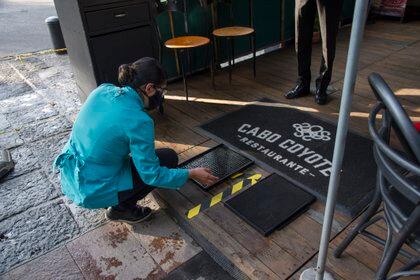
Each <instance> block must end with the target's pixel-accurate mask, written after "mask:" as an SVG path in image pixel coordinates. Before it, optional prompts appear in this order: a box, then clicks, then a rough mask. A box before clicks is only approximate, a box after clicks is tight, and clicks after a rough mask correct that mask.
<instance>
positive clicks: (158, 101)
mask: <svg viewBox="0 0 420 280" xmlns="http://www.w3.org/2000/svg"><path fill="white" fill-rule="evenodd" d="M165 92H166V90H164V89H156V92H155V94H154V95H153V96H148V97H147V98H148V101H149V102H148V104H146V106H145V109H146V110H147V111H152V110H154V109H156V108H160V107H161V106H162V105H163V101H164V100H165Z"/></svg>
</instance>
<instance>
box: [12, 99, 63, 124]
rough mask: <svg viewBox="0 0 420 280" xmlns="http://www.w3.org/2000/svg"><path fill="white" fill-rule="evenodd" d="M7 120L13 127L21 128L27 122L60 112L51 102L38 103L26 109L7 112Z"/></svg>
mask: <svg viewBox="0 0 420 280" xmlns="http://www.w3.org/2000/svg"><path fill="white" fill-rule="evenodd" d="M5 115H6V118H7V120H8V121H9V122H10V123H11V125H12V127H13V128H18V129H19V128H21V127H22V126H23V125H25V124H27V123H31V122H34V121H39V120H43V119H47V118H50V117H53V116H56V115H58V112H57V111H56V110H55V109H54V106H53V105H51V104H48V103H47V104H42V103H41V104H37V105H33V106H30V107H26V108H24V109H21V110H18V111H14V112H11V113H6V114H5Z"/></svg>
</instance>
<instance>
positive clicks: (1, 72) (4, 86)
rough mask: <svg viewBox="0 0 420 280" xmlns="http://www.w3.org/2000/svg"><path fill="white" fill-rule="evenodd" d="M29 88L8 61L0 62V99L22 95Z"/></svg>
mask: <svg viewBox="0 0 420 280" xmlns="http://www.w3.org/2000/svg"><path fill="white" fill-rule="evenodd" d="M30 90H31V87H30V86H28V85H27V84H26V83H25V82H24V81H23V80H22V79H21V78H20V77H19V76H18V75H17V74H16V72H15V71H14V70H13V69H12V68H11V67H10V65H9V64H8V62H6V61H3V62H1V63H0V100H4V99H8V98H10V97H13V96H19V95H23V94H25V93H26V92H28V91H30Z"/></svg>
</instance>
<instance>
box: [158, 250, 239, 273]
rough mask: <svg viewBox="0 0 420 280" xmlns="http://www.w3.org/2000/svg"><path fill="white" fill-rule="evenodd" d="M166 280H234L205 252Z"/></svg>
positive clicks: (180, 267)
mask: <svg viewBox="0 0 420 280" xmlns="http://www.w3.org/2000/svg"><path fill="white" fill-rule="evenodd" d="M164 279H165V280H191V279H205V280H233V279H234V278H232V276H230V275H229V274H228V273H227V272H226V271H224V270H223V269H222V268H221V267H220V266H219V265H218V264H217V263H216V262H215V261H214V260H213V259H212V258H211V257H210V256H209V255H208V254H207V253H205V252H204V251H203V252H201V253H199V254H197V255H196V256H194V257H193V258H192V259H190V260H189V261H187V262H186V263H184V264H182V265H181V266H179V267H178V268H177V269H175V270H173V271H172V272H170V273H169V274H168V275H167V276H166V277H165V278H164Z"/></svg>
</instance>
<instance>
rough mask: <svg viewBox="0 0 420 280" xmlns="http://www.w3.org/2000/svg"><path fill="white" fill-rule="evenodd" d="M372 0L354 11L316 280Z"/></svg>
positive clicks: (360, 1) (325, 248)
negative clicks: (368, 10)
mask: <svg viewBox="0 0 420 280" xmlns="http://www.w3.org/2000/svg"><path fill="white" fill-rule="evenodd" d="M368 5H369V1H367V0H357V1H356V6H355V9H354V15H353V24H352V29H351V36H350V45H349V51H348V55H347V63H346V72H345V77H344V85H343V93H342V96H341V104H340V115H339V118H338V125H337V135H336V138H335V145H334V155H333V162H332V171H331V177H330V181H329V185H328V195H327V202H326V206H325V214H324V222H323V225H322V235H321V241H320V244H319V256H318V263H317V268H316V280H323V279H324V272H325V263H326V260H327V252H328V243H329V240H330V234H331V224H332V221H333V218H334V208H335V203H336V199H337V191H338V187H339V183H340V172H341V167H342V163H343V157H344V151H345V146H346V137H347V131H348V127H349V118H350V109H351V101H352V95H353V92H354V86H355V84H356V77H357V66H358V62H359V54H360V46H361V43H362V38H363V31H364V26H365V22H366V16H367V8H368ZM355 164H357V163H355Z"/></svg>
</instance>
